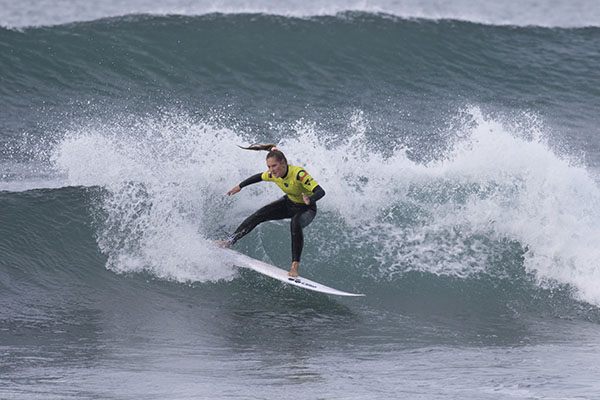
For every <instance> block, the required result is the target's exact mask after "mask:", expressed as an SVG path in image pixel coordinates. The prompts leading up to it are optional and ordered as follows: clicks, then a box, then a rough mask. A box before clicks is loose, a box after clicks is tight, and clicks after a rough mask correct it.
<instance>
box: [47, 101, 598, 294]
mask: <svg viewBox="0 0 600 400" xmlns="http://www.w3.org/2000/svg"><path fill="white" fill-rule="evenodd" d="M463 115H466V116H467V117H466V119H465V121H463V123H462V124H460V125H459V128H458V130H457V132H455V134H456V137H457V141H456V142H455V143H454V144H453V145H452V146H451V148H450V149H448V150H447V152H446V153H445V154H443V155H442V157H440V159H439V160H438V161H435V162H431V163H428V164H423V163H419V162H415V161H413V160H411V159H410V158H409V157H408V156H407V152H406V150H405V149H404V148H403V147H402V146H400V145H398V148H396V149H394V150H393V151H392V152H391V153H390V152H389V151H388V152H380V151H378V150H377V148H376V147H374V145H373V144H372V143H371V142H370V141H369V139H368V138H367V136H366V131H367V130H368V125H369V123H368V121H367V120H366V119H365V117H364V116H363V114H362V113H361V112H360V111H357V112H356V113H355V114H354V115H353V116H352V118H351V119H350V121H349V123H348V127H347V130H348V132H347V133H346V135H345V136H343V137H341V136H340V135H337V133H336V134H330V133H328V132H322V131H319V128H318V126H317V125H316V124H313V123H310V122H306V121H298V122H297V123H296V124H295V125H293V126H292V129H291V130H292V133H291V134H290V133H289V131H287V132H288V133H286V137H285V138H284V139H282V140H281V141H280V142H279V143H278V144H279V146H280V147H281V149H282V150H283V151H284V152H286V155H287V156H288V159H289V161H290V163H292V164H296V165H303V166H307V168H308V170H309V172H310V173H311V174H312V175H313V177H314V178H315V179H317V180H318V182H319V183H320V184H321V185H322V186H323V187H324V188H325V190H326V192H327V196H326V197H325V198H324V199H323V200H322V201H321V202H320V204H319V208H320V210H321V211H320V212H321V213H322V214H323V215H325V216H327V215H328V216H329V218H330V219H333V220H335V219H336V218H339V220H340V221H341V223H343V224H345V225H346V228H347V230H348V232H351V233H348V232H346V233H342V234H341V236H338V235H336V237H338V239H337V240H341V241H344V240H349V241H350V244H349V245H348V247H349V248H350V249H357V248H359V247H360V248H361V249H363V250H364V253H368V254H371V257H372V258H371V260H370V261H368V262H373V254H376V256H375V257H374V259H375V261H376V270H377V271H378V272H377V273H378V275H379V278H383V279H393V278H394V277H395V276H396V274H402V273H404V272H406V271H409V270H422V271H427V272H430V273H436V274H445V275H452V276H457V277H464V276H469V275H472V274H477V273H486V271H487V270H488V269H489V268H490V262H491V261H490V260H491V258H493V257H494V255H495V254H496V253H497V252H498V251H503V248H504V244H503V243H506V242H513V243H519V244H520V246H521V247H522V248H523V249H524V251H525V253H524V267H525V269H526V270H527V271H528V272H530V273H532V274H534V275H535V276H536V277H537V278H538V279H539V282H540V284H542V285H555V284H561V285H570V286H571V287H573V288H574V289H575V293H576V296H578V297H579V298H580V299H582V300H585V301H588V302H590V303H594V304H600V289H599V288H600V285H599V283H600V272H599V270H598V263H597V260H598V259H600V250H599V249H598V247H597V245H596V244H597V243H598V242H600V229H599V228H598V227H599V226H600V211H598V210H600V188H599V187H598V184H597V182H596V181H595V180H594V178H593V177H592V176H591V175H590V173H589V171H588V170H586V169H585V168H584V167H582V166H579V165H577V164H576V163H573V162H572V161H570V160H569V159H568V158H565V157H562V156H559V155H557V154H555V152H553V151H552V150H551V148H550V146H549V145H548V144H547V143H546V142H545V141H544V139H543V138H544V136H543V134H542V132H543V130H544V127H543V126H542V124H541V123H540V122H539V121H537V120H536V119H535V118H534V117H531V116H527V115H523V116H521V117H520V119H519V120H518V121H514V119H509V118H500V117H495V118H492V117H489V116H485V115H483V114H482V112H481V111H480V110H479V109H478V108H476V107H473V108H471V109H468V110H466V111H465V112H464V113H463ZM286 128H287V129H289V127H286ZM340 138H341V139H340ZM248 141H249V139H248V137H246V136H245V135H242V134H240V133H236V132H235V131H234V130H233V129H226V128H219V127H216V126H214V125H211V124H208V123H203V122H198V121H192V120H191V119H190V118H188V117H185V116H178V115H170V116H165V117H163V118H160V119H152V118H148V117H145V118H141V119H138V120H137V121H136V122H135V123H134V124H131V123H123V122H119V121H116V122H114V123H113V124H112V125H111V124H107V123H103V124H90V125H89V126H85V127H82V128H81V129H78V130H76V131H73V132H70V133H69V134H67V135H66V136H65V138H64V139H63V140H62V141H61V142H60V144H59V146H58V147H57V149H56V153H55V156H54V161H55V163H56V165H57V167H58V168H59V169H60V170H61V171H63V172H64V174H65V175H66V176H67V179H68V181H69V182H70V184H74V185H86V186H91V185H100V186H103V187H105V188H106V189H107V192H108V195H107V197H106V199H104V201H103V202H102V204H101V205H100V209H101V210H97V211H98V215H99V216H100V217H101V218H100V219H101V222H102V223H101V224H100V226H101V228H100V229H99V232H98V243H99V246H100V248H101V249H102V250H103V251H104V252H105V253H106V254H108V255H109V267H110V268H112V269H114V270H118V271H122V272H135V271H140V270H142V269H143V270H149V271H151V272H152V273H154V274H156V275H157V276H159V277H166V278H170V279H176V280H182V281H186V280H188V281H189V280H192V281H194V280H199V281H205V280H216V279H228V278H231V277H232V276H233V273H234V272H233V270H232V269H231V268H228V267H226V266H225V265H224V264H223V263H219V262H215V261H213V260H215V259H218V258H219V256H218V255H217V253H215V250H214V247H213V246H212V245H211V244H210V241H211V240H212V239H214V238H215V236H218V235H215V230H216V229H219V228H220V227H221V226H224V228H225V230H227V231H231V229H234V228H235V226H236V225H237V224H238V223H239V222H240V221H241V220H242V219H243V218H244V217H245V216H247V215H248V214H249V213H251V212H253V211H254V210H256V208H257V207H258V205H262V204H265V203H266V202H268V201H270V200H272V199H274V198H277V197H278V196H279V195H280V192H279V190H278V189H277V188H276V187H274V185H253V186H251V187H248V188H245V189H244V190H243V192H242V193H240V194H238V195H236V196H235V197H233V198H228V197H226V196H224V193H225V192H226V191H227V190H228V189H230V188H231V187H232V186H234V185H235V184H237V183H238V182H240V181H241V180H243V179H244V178H246V177H247V176H249V175H251V174H254V173H256V172H260V171H263V170H264V168H265V166H264V154H261V153H255V152H249V151H244V150H240V149H238V148H237V147H236V145H237V144H242V143H248ZM250 141H251V139H250ZM387 150H389V149H387ZM384 154H387V155H385V156H384ZM336 216H337V217H336ZM311 229H312V228H311ZM331 245H332V246H330V247H336V246H340V245H341V244H340V243H338V244H335V243H331ZM363 250H361V251H360V253H363ZM355 259H356V260H357V265H356V268H360V269H364V270H372V267H373V265H366V264H365V265H361V264H360V262H361V261H360V260H361V258H360V255H358V254H357V255H356V257H355ZM365 260H366V259H365ZM364 262H365V263H366V262H367V261H364ZM379 278H377V279H379Z"/></svg>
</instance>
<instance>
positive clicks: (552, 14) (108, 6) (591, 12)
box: [0, 0, 600, 28]
mask: <svg viewBox="0 0 600 400" xmlns="http://www.w3.org/2000/svg"><path fill="white" fill-rule="evenodd" d="M0 9H2V10H3V12H2V14H1V15H0V25H2V26H8V27H17V28H22V27H27V26H39V25H56V24H62V23H68V22H79V21H89V20H95V19H98V18H104V17H115V16H123V15H128V14H140V13H149V14H158V15H167V14H178V15H204V14H209V13H225V14H228V13H265V14H276V15H283V16H294V17H311V16H322V15H336V14H337V13H339V12H344V11H349V10H350V11H362V12H372V13H387V14H391V15H395V16H398V17H402V18H426V19H446V18H449V19H458V20H464V21H472V22H477V23H483V24H493V25H520V26H525V25H538V26H548V27H582V26H600V4H599V3H598V2H597V1H596V0H553V1H544V2H540V1H537V0H520V1H516V0H510V1H502V2H499V1H494V0H485V1H479V0H454V1H440V0H350V1H339V0H336V1H328V2H323V1H317V0H303V1H300V0H288V1H276V0H258V1H248V0H228V1H206V0H205V1H190V0H161V1H156V0H130V1H127V2H123V1H118V0H99V1H94V2H88V1H84V0H23V1H19V2H16V1H9V0H0Z"/></svg>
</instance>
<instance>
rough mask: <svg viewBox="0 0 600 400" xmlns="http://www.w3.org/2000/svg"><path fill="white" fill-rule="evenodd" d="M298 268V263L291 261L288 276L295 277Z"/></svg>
mask: <svg viewBox="0 0 600 400" xmlns="http://www.w3.org/2000/svg"><path fill="white" fill-rule="evenodd" d="M299 266H300V263H299V262H298V261H292V268H291V269H290V272H288V276H291V277H292V278H295V277H297V276H298V267H299Z"/></svg>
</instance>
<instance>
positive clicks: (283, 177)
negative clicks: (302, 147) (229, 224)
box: [217, 144, 325, 277]
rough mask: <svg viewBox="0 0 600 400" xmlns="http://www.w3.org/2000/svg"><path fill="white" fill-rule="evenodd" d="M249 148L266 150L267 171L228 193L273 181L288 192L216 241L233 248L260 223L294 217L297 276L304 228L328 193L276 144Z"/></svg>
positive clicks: (294, 269)
mask: <svg viewBox="0 0 600 400" xmlns="http://www.w3.org/2000/svg"><path fill="white" fill-rule="evenodd" d="M244 149H247V150H266V151H268V152H269V153H268V154H267V168H268V171H265V172H262V173H258V174H256V175H252V176H251V177H249V178H247V179H246V180H244V181H243V182H241V183H240V184H239V185H237V186H235V187H233V188H232V189H231V190H230V191H228V192H227V195H228V196H231V195H233V194H236V193H238V192H239V191H240V190H242V188H244V187H246V186H248V185H252V184H254V183H258V182H261V181H268V182H273V183H275V184H276V185H277V186H279V188H280V189H281V190H283V192H284V193H285V195H284V196H283V197H282V198H280V199H279V200H276V201H274V202H272V203H270V204H267V205H266V206H264V207H262V208H261V209H259V210H258V211H256V212H255V213H254V214H252V215H250V216H249V217H248V218H246V219H245V220H244V222H242V223H241V225H240V226H239V227H238V228H237V229H236V230H235V232H233V234H231V235H230V236H229V237H228V238H227V240H225V241H217V245H218V246H221V247H231V246H232V245H234V244H235V243H236V242H237V241H238V240H240V239H241V238H242V237H244V236H245V235H247V234H248V233H250V231H252V229H254V228H255V227H256V226H257V225H258V224H260V223H262V222H265V221H272V220H278V219H285V218H291V223H290V230H291V234H292V267H291V269H290V272H289V273H288V275H289V276H291V277H297V276H298V267H299V265H300V256H301V255H302V247H303V245H304V236H303V233H302V229H303V228H305V227H306V226H308V224H310V223H311V222H312V220H313V219H314V218H315V215H317V204H316V202H317V200H319V199H320V198H322V197H323V196H325V191H324V190H323V188H321V186H320V185H319V184H318V183H317V181H315V180H314V179H313V178H312V177H311V176H310V174H309V173H308V172H306V170H305V169H304V168H302V167H298V166H295V165H289V164H288V162H287V159H286V158H285V155H284V154H283V153H282V152H281V151H280V150H279V149H277V147H276V146H275V145H273V144H258V145H256V144H255V145H252V146H250V147H244Z"/></svg>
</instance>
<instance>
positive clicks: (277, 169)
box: [267, 157, 287, 178]
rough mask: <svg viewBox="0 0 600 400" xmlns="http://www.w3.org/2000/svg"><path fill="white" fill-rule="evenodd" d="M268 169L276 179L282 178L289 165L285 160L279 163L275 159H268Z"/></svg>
mask: <svg viewBox="0 0 600 400" xmlns="http://www.w3.org/2000/svg"><path fill="white" fill-rule="evenodd" d="M267 168H269V172H270V173H272V174H273V176H274V177H275V178H281V177H282V176H284V175H285V173H286V172H287V163H286V162H285V161H284V160H281V161H277V159H276V158H275V157H270V158H267Z"/></svg>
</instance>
